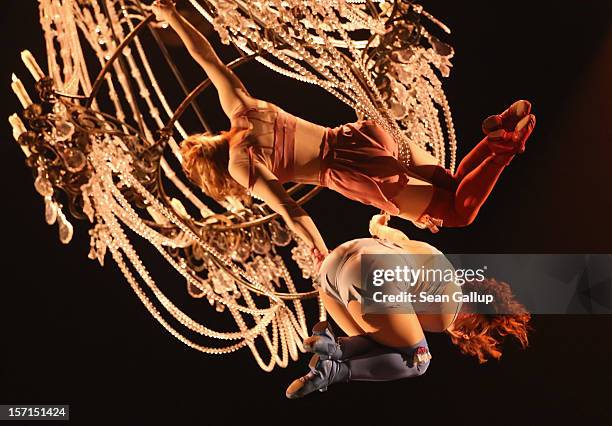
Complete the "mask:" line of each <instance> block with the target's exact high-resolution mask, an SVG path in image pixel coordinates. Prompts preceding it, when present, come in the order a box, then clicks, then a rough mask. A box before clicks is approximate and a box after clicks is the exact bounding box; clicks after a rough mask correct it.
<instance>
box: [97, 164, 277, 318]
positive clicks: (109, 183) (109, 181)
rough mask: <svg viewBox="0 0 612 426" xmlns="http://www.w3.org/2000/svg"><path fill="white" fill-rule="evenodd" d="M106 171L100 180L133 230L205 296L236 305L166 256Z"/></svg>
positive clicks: (113, 208)
mask: <svg viewBox="0 0 612 426" xmlns="http://www.w3.org/2000/svg"><path fill="white" fill-rule="evenodd" d="M108 175H109V174H108V173H107V174H106V176H105V175H101V180H102V182H104V183H105V187H106V188H107V190H110V192H111V193H112V194H113V196H114V197H115V198H117V199H119V201H120V203H121V204H122V205H123V208H125V209H128V211H127V212H123V213H118V214H121V215H122V216H126V217H130V218H131V219H130V222H138V225H137V226H134V227H130V228H131V229H132V230H133V231H134V232H136V233H137V234H139V235H141V236H142V237H143V238H145V239H146V240H148V241H150V242H151V243H152V244H153V246H154V247H156V248H158V251H160V253H161V254H162V255H163V256H164V257H165V258H166V260H167V261H168V262H169V263H170V264H171V265H172V266H173V267H174V268H175V269H176V270H177V271H178V272H179V273H180V274H182V275H183V276H184V277H185V278H186V279H187V280H189V282H190V283H191V284H192V285H193V286H195V287H197V288H198V289H199V290H201V291H202V292H203V293H205V294H206V296H207V297H209V298H212V299H213V300H215V301H217V302H219V303H223V304H231V305H236V304H234V303H230V302H228V301H227V300H225V299H223V298H220V297H219V296H217V295H216V294H214V293H213V292H212V291H211V290H210V289H208V288H206V287H205V286H203V285H202V284H201V283H200V282H199V281H197V280H194V279H193V277H192V276H191V275H190V274H189V273H188V272H187V271H186V270H185V269H186V268H185V267H181V266H180V265H179V264H177V263H176V262H175V261H174V259H172V258H171V257H170V256H168V254H167V253H166V251H165V250H163V248H162V245H164V243H165V241H164V240H163V239H161V240H160V239H159V238H157V237H156V232H155V231H154V230H152V229H151V228H149V227H148V226H146V224H144V223H143V222H142V221H140V220H139V219H138V216H137V214H136V212H135V211H134V210H133V209H132V207H131V206H130V205H129V203H128V202H127V200H126V199H125V198H124V197H123V195H122V194H121V192H120V191H119V190H118V188H117V187H116V186H115V185H114V184H113V183H112V178H109V177H108ZM100 194H101V193H100V192H98V193H97V195H98V197H99V196H100ZM105 203H107V205H108V209H109V211H111V212H121V211H122V210H121V208H120V207H119V205H116V204H115V205H112V198H111V197H105ZM236 308H237V309H239V310H242V311H243V312H245V313H249V314H262V315H267V314H269V313H270V312H275V311H276V308H275V307H272V308H266V309H254V310H251V309H247V308H244V307H243V306H240V305H236Z"/></svg>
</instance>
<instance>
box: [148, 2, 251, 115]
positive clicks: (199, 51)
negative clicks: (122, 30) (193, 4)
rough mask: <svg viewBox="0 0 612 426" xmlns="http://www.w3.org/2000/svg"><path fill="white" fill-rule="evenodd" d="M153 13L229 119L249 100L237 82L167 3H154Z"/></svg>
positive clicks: (189, 25)
mask: <svg viewBox="0 0 612 426" xmlns="http://www.w3.org/2000/svg"><path fill="white" fill-rule="evenodd" d="M153 11H154V13H155V15H156V16H157V18H158V19H159V20H164V21H166V22H168V24H169V25H170V26H171V27H172V29H173V30H174V31H176V33H177V34H178V35H179V37H180V38H181V40H182V41H183V43H184V44H185V46H186V47H187V50H189V53H190V54H191V56H192V57H193V59H195V61H196V62H197V63H198V64H200V66H201V67H202V68H204V72H206V74H207V75H208V78H210V81H211V82H212V84H213V85H214V86H215V87H216V88H217V92H218V93H219V100H220V101H221V108H223V111H224V112H225V115H227V116H228V117H230V118H231V114H232V112H233V111H234V110H235V109H236V108H237V107H238V106H240V105H242V104H244V103H246V102H248V101H249V100H250V99H251V97H250V96H249V93H248V92H247V90H246V88H245V87H244V85H243V84H242V82H241V81H240V79H239V78H238V77H237V76H236V74H234V72H233V71H232V70H231V69H230V68H228V67H227V66H226V65H225V64H224V63H223V62H222V61H221V59H219V57H218V56H217V54H216V52H215V50H214V49H213V47H212V46H211V44H210V42H209V41H208V40H207V39H206V37H204V36H203V35H202V34H201V33H200V32H199V31H198V30H197V29H196V28H195V27H194V26H193V25H191V23H189V21H187V20H186V19H185V18H184V17H183V16H181V14H180V13H179V12H178V11H177V10H176V8H175V7H174V4H173V2H172V1H171V0H157V1H156V2H155V3H153Z"/></svg>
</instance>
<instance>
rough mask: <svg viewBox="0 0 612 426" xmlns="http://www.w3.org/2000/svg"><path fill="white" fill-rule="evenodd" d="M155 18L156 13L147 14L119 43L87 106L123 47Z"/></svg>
mask: <svg viewBox="0 0 612 426" xmlns="http://www.w3.org/2000/svg"><path fill="white" fill-rule="evenodd" d="M153 19H155V15H153V14H151V15H149V16H147V17H146V18H145V19H144V20H143V21H141V22H140V23H139V24H138V25H136V28H134V30H133V31H132V32H131V33H129V34H128V35H127V36H126V37H125V39H123V41H122V42H121V44H119V46H117V49H116V50H115V53H113V55H112V56H111V58H110V59H109V60H108V61H107V62H106V64H104V67H103V68H102V70H100V73H99V74H98V76H97V77H96V79H95V81H94V84H93V86H92V88H91V93H90V94H89V99H88V100H87V102H86V103H85V106H86V107H88V108H89V107H91V104H92V103H93V101H94V100H95V98H96V96H97V95H98V92H99V91H100V89H101V88H102V84H103V83H104V77H105V76H106V74H107V73H108V72H109V71H110V70H111V68H112V66H113V65H114V63H115V61H116V60H117V59H119V58H120V56H121V55H122V54H123V49H125V48H126V46H127V45H128V44H130V43H131V42H132V40H133V39H134V37H136V36H137V35H138V33H140V31H142V29H143V28H144V27H146V26H147V25H148V24H149V23H150V22H151V21H152V20H153Z"/></svg>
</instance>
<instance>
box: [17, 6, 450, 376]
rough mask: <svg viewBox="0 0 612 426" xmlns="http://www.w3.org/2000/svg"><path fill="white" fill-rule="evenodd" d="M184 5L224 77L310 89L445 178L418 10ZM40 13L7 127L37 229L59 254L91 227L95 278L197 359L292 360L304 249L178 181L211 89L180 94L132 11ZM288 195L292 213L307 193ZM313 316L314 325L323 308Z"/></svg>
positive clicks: (444, 125)
mask: <svg viewBox="0 0 612 426" xmlns="http://www.w3.org/2000/svg"><path fill="white" fill-rule="evenodd" d="M190 3H191V6H193V8H194V9H195V10H196V11H197V12H198V13H199V14H201V15H202V16H203V17H204V18H205V19H206V20H207V21H208V22H210V23H211V24H212V25H213V27H214V29H215V30H216V31H217V33H218V34H219V36H220V37H221V40H222V42H223V43H226V44H232V45H234V46H235V47H236V48H237V51H238V52H239V53H240V57H239V58H238V59H236V60H235V61H233V62H232V63H230V64H229V66H230V67H232V68H235V67H239V66H241V65H243V64H245V63H247V62H249V61H252V60H255V61H258V62H260V63H262V64H263V65H265V66H267V67H268V68H270V69H271V70H273V71H275V72H278V73H281V74H283V75H285V76H288V77H291V78H294V79H296V80H300V81H303V82H307V83H311V84H314V85H318V86H320V87H322V88H323V89H325V90H327V91H328V92H329V93H331V94H332V95H334V96H335V97H337V98H338V99H339V100H340V101H342V102H344V103H345V104H347V105H349V106H350V107H351V108H353V109H354V110H355V112H356V114H357V116H358V117H359V118H363V119H372V120H375V121H376V122H377V123H378V124H380V125H381V126H382V127H383V128H384V129H385V130H386V131H387V132H388V133H389V134H391V135H392V136H393V137H394V138H395V139H396V140H397V141H398V143H399V146H400V158H401V160H402V161H403V162H405V163H406V164H409V163H410V149H409V146H410V144H411V143H413V144H416V145H418V146H421V147H423V148H425V149H427V150H428V151H429V152H431V153H432V154H433V155H434V156H435V157H436V158H437V159H438V160H439V162H440V163H441V164H444V165H446V166H447V167H449V168H450V169H451V170H452V169H454V167H455V161H456V140H455V133H454V127H453V122H452V117H451V112H450V108H449V106H448V102H447V100H446V97H445V95H444V91H443V90H442V85H441V82H440V79H439V76H443V77H446V76H448V74H449V72H450V67H451V64H450V59H451V58H452V56H453V50H452V48H451V47H450V46H448V45H447V44H445V43H442V42H441V41H440V40H438V39H437V38H436V37H434V36H433V35H432V34H431V33H430V32H429V30H428V28H429V27H434V28H436V27H437V28H441V29H442V30H444V31H446V32H449V30H448V28H446V26H445V25H444V24H442V23H441V22H439V21H438V20H436V19H435V18H434V17H432V16H431V15H429V14H428V13H427V12H426V11H425V10H423V8H422V7H421V6H419V5H416V4H414V3H412V2H408V1H401V0H397V1H395V2H388V1H374V0H363V1H359V0H330V1H316V0H282V1H281V0H266V1H258V0H251V1H242V0H216V1H212V0H211V1H206V0H190ZM39 8H40V23H41V25H42V28H43V31H44V36H45V45H46V51H47V69H48V72H46V73H45V72H44V71H43V70H42V69H41V67H40V66H39V65H38V63H37V61H36V60H35V59H34V57H33V56H32V55H31V54H30V53H29V52H28V51H24V52H23V53H22V58H23V61H24V63H25V65H26V66H27V68H28V70H29V71H30V73H31V74H32V76H33V77H34V79H35V88H36V93H37V95H38V98H37V101H36V103H35V102H33V101H32V99H31V97H30V95H29V94H28V92H27V90H26V88H25V86H24V85H23V83H22V82H21V81H20V80H19V79H18V78H17V77H16V76H15V75H13V83H12V89H13V91H14V92H15V93H16V95H17V96H18V98H19V100H20V102H21V105H22V106H23V108H24V110H23V111H22V112H21V114H20V115H18V114H14V115H12V116H11V117H10V118H9V121H10V123H11V125H12V127H13V134H14V137H15V139H16V140H17V141H18V143H19V145H20V147H21V149H22V150H23V152H24V154H25V156H26V158H27V160H26V163H27V165H28V166H29V167H30V168H31V169H32V171H33V173H34V179H35V180H34V186H35V188H36V190H37V192H38V193H39V194H40V195H41V196H42V197H43V199H44V203H45V220H46V221H47V223H48V224H50V225H52V224H57V226H58V229H59V238H60V240H61V242H62V243H66V244H67V243H68V242H70V240H71V238H72V235H73V226H72V224H71V222H70V221H69V219H68V213H69V215H70V216H72V217H73V218H76V219H83V220H85V221H87V222H88V223H90V230H89V233H90V235H91V250H90V252H89V257H90V258H91V259H95V260H98V261H99V262H100V264H101V265H103V264H104V261H105V258H106V257H107V256H106V255H107V254H109V255H110V257H111V258H112V259H113V261H114V262H115V263H116V264H117V265H118V267H119V269H120V270H121V272H122V273H123V275H124V276H125V279H126V280H127V282H128V283H129V284H130V286H131V287H132V289H133V290H134V292H135V293H136V295H137V296H138V297H139V299H140V300H141V301H142V303H143V305H144V306H145V307H146V309H147V310H148V311H149V312H150V314H151V315H152V316H153V317H154V318H155V319H156V320H157V321H158V322H159V323H160V324H161V325H162V326H163V327H164V328H165V329H166V330H167V331H168V332H170V333H171V334H172V335H173V336H174V337H176V338H177V339H178V340H180V341H181V342H183V343H184V344H186V345H187V346H189V347H191V348H193V349H196V350H199V351H201V352H204V353H208V354H226V353H230V352H233V351H236V350H238V349H240V348H243V347H248V348H249V349H250V350H251V352H252V353H253V355H254V357H255V359H256V361H257V363H258V365H259V366H260V367H261V368H262V369H264V370H266V371H271V370H272V369H273V368H274V367H275V366H277V365H278V366H281V367H284V366H287V365H288V363H289V360H290V359H292V360H296V359H297V358H298V356H299V352H300V351H303V345H302V340H303V339H304V338H306V337H307V336H308V326H307V320H306V317H305V314H304V309H303V305H302V303H303V301H305V300H307V299H313V300H315V301H316V300H318V299H317V292H316V291H312V290H310V291H304V292H300V291H298V289H297V287H296V283H294V277H292V274H291V272H290V270H293V271H295V270H300V271H301V277H299V278H300V282H301V281H303V280H308V279H311V278H312V269H313V266H314V265H313V260H312V259H311V255H310V250H309V249H308V247H306V245H305V244H304V243H303V242H301V241H300V240H299V239H298V238H297V237H296V236H295V235H294V234H292V233H291V232H290V231H289V230H288V229H287V227H286V226H285V225H284V224H283V223H282V222H281V221H279V219H278V217H277V215H276V214H274V213H273V212H272V211H271V210H270V209H269V208H268V207H267V206H266V205H265V204H261V203H259V202H258V201H257V200H253V202H251V203H243V202H240V201H239V200H236V199H232V198H228V199H226V200H224V201H220V202H219V203H218V205H217V204H215V205H213V201H212V200H211V199H210V198H208V197H206V196H201V195H200V196H199V195H198V194H196V193H194V191H193V190H192V189H193V187H192V186H190V185H189V183H188V182H187V179H186V178H185V176H184V175H183V173H182V171H181V170H180V167H178V168H177V167H176V165H177V164H180V161H181V155H180V150H179V146H178V143H177V140H180V139H183V138H186V137H187V136H188V132H187V131H186V130H185V124H184V121H185V119H184V117H185V113H186V112H187V111H190V112H193V113H194V115H195V117H197V119H198V121H199V124H200V125H201V127H202V128H203V129H205V130H208V131H210V130H211V126H210V125H209V123H208V122H207V120H206V114H205V111H203V109H202V108H201V107H199V106H198V105H197V104H196V102H195V101H196V99H197V98H198V96H199V95H200V94H201V93H202V92H203V91H205V90H206V89H207V88H208V87H209V86H210V81H209V80H205V81H203V82H202V83H201V84H199V85H198V86H197V87H196V88H195V89H193V90H191V91H189V90H187V88H186V84H185V81H184V79H183V77H182V75H181V73H180V71H179V69H178V67H177V66H176V65H175V64H174V62H173V61H172V58H171V57H170V55H169V54H168V51H167V50H166V47H165V45H164V43H163V37H162V34H163V33H162V32H163V31H164V29H163V27H164V25H163V24H161V25H160V24H155V23H154V17H153V15H152V14H151V12H150V10H149V8H148V6H146V5H144V4H142V3H141V2H140V1H139V0H94V1H82V0H39ZM146 31H148V32H149V33H150V34H147V37H145V32H146ZM152 51H155V52H158V53H160V54H161V56H162V58H163V59H162V60H165V61H166V63H167V65H168V67H167V69H169V70H170V75H169V76H168V75H165V76H163V79H162V78H160V75H159V74H160V73H161V71H159V69H160V68H161V67H160V66H157V64H153V63H152V59H151V56H152V55H151V52H152ZM94 65H95V67H94ZM170 81H173V82H174V83H175V84H177V86H178V87H179V88H181V90H182V91H183V92H184V95H185V96H184V99H183V100H182V102H180V103H178V104H177V103H176V102H173V101H176V99H168V93H169V91H168V90H167V86H166V85H167V84H170V83H169V82H170ZM173 105H176V106H173ZM22 118H23V119H22ZM201 130H202V129H199V131H201ZM175 138H176V139H175ZM447 154H448V155H447ZM173 157H174V158H173ZM174 169H177V171H175V170H174ZM288 191H289V193H290V194H292V195H293V196H294V197H296V199H297V201H298V202H299V203H305V202H307V201H308V200H309V199H311V198H312V197H313V196H315V195H316V193H317V191H318V188H311V187H307V186H304V185H293V186H291V187H290V188H288ZM170 192H172V193H175V194H179V195H177V196H174V197H173V196H170V195H168V194H169V193H170ZM196 192H197V191H196ZM215 210H216V211H223V213H221V214H220V213H215ZM138 238H143V239H144V240H146V241H147V242H148V243H149V244H150V245H151V246H152V247H153V248H154V249H155V250H156V251H157V252H159V254H160V256H161V257H162V258H163V259H165V261H166V262H167V263H168V264H169V265H170V266H171V267H172V268H173V269H174V270H175V271H176V273H177V274H179V275H180V276H181V277H182V280H184V282H186V286H187V291H188V292H189V294H190V295H191V296H192V297H193V298H196V299H202V300H203V301H204V300H205V301H208V302H209V304H210V305H211V306H213V307H214V308H215V309H216V311H218V312H223V313H224V314H225V315H229V317H230V318H231V319H232V320H233V322H234V323H235V327H236V329H235V331H218V330H214V329H212V328H210V327H209V326H207V325H205V324H202V323H200V322H198V321H195V320H194V319H192V318H191V317H190V316H189V315H187V314H186V313H185V312H183V311H182V310H181V308H180V307H178V306H176V305H175V304H174V303H173V302H172V300H170V299H169V298H168V297H167V296H166V295H165V294H164V292H163V291H162V290H161V289H160V287H159V286H158V285H157V283H156V281H155V280H154V278H153V277H152V276H151V274H150V272H149V270H148V269H147V267H146V265H145V264H144V262H143V261H142V259H141V256H140V255H139V253H138V251H137V249H136V248H135V246H134V245H133V243H132V241H133V240H135V239H138ZM293 265H297V268H296V267H294V266H293ZM298 284H299V283H298ZM301 284H302V285H303V284H304V283H303V282H302V283H301ZM303 286H304V288H306V287H308V288H311V286H306V285H303ZM319 309H320V315H319V316H320V318H321V319H322V318H324V316H325V311H324V309H323V308H322V306H321V304H320V303H319ZM202 341H204V343H202ZM219 341H222V342H221V343H219ZM264 348H265V352H266V354H265V355H262V354H261V353H260V352H261V351H262V350H263V349H264Z"/></svg>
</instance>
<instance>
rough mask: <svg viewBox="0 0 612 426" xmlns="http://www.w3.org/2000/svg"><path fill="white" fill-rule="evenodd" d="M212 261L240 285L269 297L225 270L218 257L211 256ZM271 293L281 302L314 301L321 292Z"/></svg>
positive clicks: (232, 272)
mask: <svg viewBox="0 0 612 426" xmlns="http://www.w3.org/2000/svg"><path fill="white" fill-rule="evenodd" d="M211 260H212V261H213V263H214V264H215V265H217V266H218V267H220V268H223V270H224V272H225V273H227V274H228V275H230V276H231V277H232V278H233V279H234V280H236V281H238V282H240V284H242V285H244V286H245V287H247V288H248V289H249V290H250V291H252V292H253V293H256V294H258V295H260V296H268V294H266V293H265V292H263V291H262V290H260V289H258V288H257V287H255V286H253V284H251V283H250V282H248V281H246V280H245V279H244V278H242V277H241V276H239V275H238V274H235V273H234V271H232V270H230V269H227V268H225V267H224V265H223V263H222V262H221V261H220V260H219V259H217V258H216V257H214V256H211ZM270 293H272V294H273V295H275V296H277V297H278V298H279V299H281V300H298V299H314V298H316V297H319V291H318V290H313V291H307V292H303V293H282V292H277V291H270Z"/></svg>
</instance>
